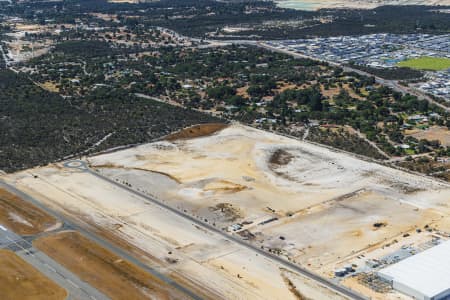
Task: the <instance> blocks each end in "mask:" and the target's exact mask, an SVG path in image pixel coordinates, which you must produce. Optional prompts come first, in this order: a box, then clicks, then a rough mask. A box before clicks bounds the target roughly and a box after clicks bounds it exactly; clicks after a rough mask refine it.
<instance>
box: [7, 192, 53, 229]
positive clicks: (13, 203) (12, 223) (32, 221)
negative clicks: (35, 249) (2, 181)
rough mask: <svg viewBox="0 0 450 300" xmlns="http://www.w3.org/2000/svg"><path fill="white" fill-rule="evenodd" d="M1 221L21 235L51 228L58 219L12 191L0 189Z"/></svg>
mask: <svg viewBox="0 0 450 300" xmlns="http://www.w3.org/2000/svg"><path fill="white" fill-rule="evenodd" d="M0 223H1V224H4V225H5V226H7V227H8V228H10V229H11V230H12V231H14V232H16V233H17V234H20V235H32V234H37V233H40V232H43V231H45V230H46V229H49V228H51V227H53V226H55V224H56V223H57V221H56V219H55V218H53V217H52V216H50V215H48V214H46V213H45V212H44V211H42V210H41V209H39V208H37V207H35V206H33V205H31V204H29V203H28V202H26V201H24V200H22V199H20V198H19V197H17V196H16V195H14V194H11V193H10V192H8V191H6V190H3V189H0Z"/></svg>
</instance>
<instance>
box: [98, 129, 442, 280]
mask: <svg viewBox="0 0 450 300" xmlns="http://www.w3.org/2000/svg"><path fill="white" fill-rule="evenodd" d="M279 150H282V151H284V153H286V156H287V158H285V161H276V160H275V161H273V154H274V153H277V151H279ZM271 159H272V160H271ZM282 160H283V159H282ZM89 161H90V162H91V164H92V165H93V166H94V167H95V168H98V169H99V170H101V172H103V173H104V174H105V175H107V176H110V177H112V178H116V180H118V181H121V182H126V183H129V184H131V185H132V186H134V187H135V188H137V189H139V190H142V191H146V192H147V193H149V194H152V195H153V196H156V197H158V198H160V199H164V200H165V201H168V202H169V203H171V204H173V205H174V206H177V207H180V208H182V209H185V210H186V211H188V212H191V213H192V214H194V215H200V216H202V217H203V218H206V219H208V220H210V221H212V222H215V223H216V224H217V225H218V226H221V227H224V228H226V227H228V226H230V225H232V224H233V223H237V222H241V223H242V222H248V223H251V224H249V225H246V226H245V227H244V228H245V229H248V230H249V231H250V232H251V233H252V234H254V235H255V237H254V240H255V242H256V243H260V244H261V245H262V246H264V247H267V248H270V249H274V250H276V251H281V253H282V254H283V255H285V256H287V257H289V258H290V259H293V260H295V261H297V262H299V263H301V264H302V265H308V266H310V267H311V268H312V269H315V270H317V271H320V272H323V273H324V274H329V273H330V271H332V270H333V268H334V267H335V262H337V261H341V260H342V259H343V258H344V257H347V256H349V255H351V254H352V253H355V252H361V251H365V250H366V249H369V248H371V246H373V245H377V244H380V243H383V242H385V241H386V240H389V239H393V238H396V237H397V236H399V235H402V234H403V233H405V232H409V231H413V230H415V228H417V227H421V226H424V225H425V224H427V223H433V222H437V221H438V220H440V219H441V215H447V214H448V213H450V210H449V209H448V207H447V205H448V199H450V189H449V187H448V185H446V184H443V183H440V182H436V181H433V180H431V179H424V178H422V177H419V176H415V175H411V174H408V173H404V172H401V171H398V170H394V169H391V168H387V167H383V166H380V165H377V164H374V163H369V162H365V161H361V160H359V159H356V158H353V157H351V156H348V155H345V154H342V153H336V152H332V151H330V150H327V149H325V148H321V147H317V146H313V145H311V144H307V143H303V142H299V141H294V140H291V139H288V138H284V137H280V136H276V135H273V134H270V133H266V132H262V131H258V130H255V129H251V128H248V127H243V126H240V125H233V126H230V127H228V128H226V129H224V130H222V131H221V132H219V133H216V134H214V135H211V136H208V137H202V138H196V139H190V140H178V141H171V142H168V141H164V142H158V143H153V144H147V145H143V146H140V147H136V148H133V149H129V150H125V151H121V152H116V153H112V154H107V155H101V156H97V157H92V158H90V159H89ZM155 182H158V184H155ZM270 218H277V219H278V220H276V221H273V222H270V223H268V224H265V225H261V224H259V223H261V222H263V221H265V220H268V219H270ZM348 220H351V221H350V222H349V221H348ZM379 222H381V223H385V224H386V226H384V227H383V228H379V229H378V228H375V227H374V224H375V223H379ZM323 228H328V230H323ZM299 233H301V234H299ZM280 237H281V238H284V239H281V238H280Z"/></svg>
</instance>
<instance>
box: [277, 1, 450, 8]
mask: <svg viewBox="0 0 450 300" xmlns="http://www.w3.org/2000/svg"><path fill="white" fill-rule="evenodd" d="M276 2H277V3H278V6H280V7H284V8H293V9H300V10H316V9H320V8H362V9H370V8H375V7H378V6H383V5H430V6H435V5H450V1H449V0H368V1H361V0H276Z"/></svg>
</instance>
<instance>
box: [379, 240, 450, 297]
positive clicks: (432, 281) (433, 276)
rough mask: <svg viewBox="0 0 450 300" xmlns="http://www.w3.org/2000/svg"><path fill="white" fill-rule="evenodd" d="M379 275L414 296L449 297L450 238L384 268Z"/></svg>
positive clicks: (401, 290) (400, 290) (398, 288)
mask: <svg viewBox="0 0 450 300" xmlns="http://www.w3.org/2000/svg"><path fill="white" fill-rule="evenodd" d="M378 275H379V276H380V277H382V278H384V279H386V280H388V281H390V282H392V285H393V287H394V289H396V290H398V291H399V292H402V293H404V294H406V295H408V296H411V297H413V298H414V299H424V300H442V299H450V241H447V242H443V243H441V244H439V245H437V246H434V247H433V248H430V249H428V250H425V251H423V252H421V253H419V254H416V255H414V256H411V257H408V258H406V259H404V260H402V261H400V262H398V263H396V264H394V265H391V266H389V267H387V268H385V269H382V270H380V271H378Z"/></svg>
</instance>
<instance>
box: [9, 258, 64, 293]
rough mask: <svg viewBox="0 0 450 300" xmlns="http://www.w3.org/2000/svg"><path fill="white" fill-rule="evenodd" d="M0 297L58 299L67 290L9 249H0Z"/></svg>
mask: <svg viewBox="0 0 450 300" xmlns="http://www.w3.org/2000/svg"><path fill="white" fill-rule="evenodd" d="M0 287H1V288H0V299H2V300H60V299H65V298H66V297H67V292H66V291H65V290H64V289H63V288H61V287H60V286H58V285H57V284H56V283H54V282H53V281H51V280H50V279H48V278H47V277H45V276H44V275H43V274H41V273H40V272H39V271H37V270H36V269H34V268H33V267H32V266H31V265H29V264H28V263H26V262H25V261H24V260H23V259H22V258H20V257H19V256H17V255H16V254H15V253H13V252H12V251H9V250H0Z"/></svg>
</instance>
